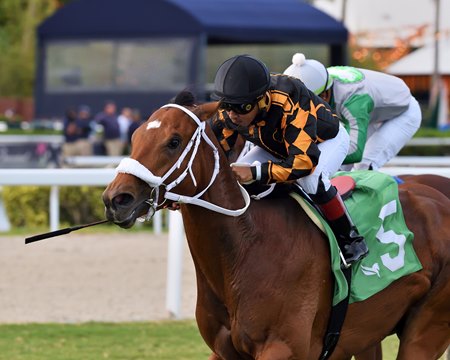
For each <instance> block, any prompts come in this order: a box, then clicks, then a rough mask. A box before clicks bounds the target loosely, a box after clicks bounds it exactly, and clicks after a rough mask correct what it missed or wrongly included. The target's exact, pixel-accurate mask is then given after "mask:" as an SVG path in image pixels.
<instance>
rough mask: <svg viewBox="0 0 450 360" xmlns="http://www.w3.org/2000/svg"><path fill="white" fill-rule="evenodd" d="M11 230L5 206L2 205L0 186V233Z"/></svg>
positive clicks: (0, 189)
mask: <svg viewBox="0 0 450 360" xmlns="http://www.w3.org/2000/svg"><path fill="white" fill-rule="evenodd" d="M9 230H11V223H10V222H9V219H8V214H7V213H6V209H5V205H4V204H3V196H2V188H1V186H0V231H3V232H7V231H9Z"/></svg>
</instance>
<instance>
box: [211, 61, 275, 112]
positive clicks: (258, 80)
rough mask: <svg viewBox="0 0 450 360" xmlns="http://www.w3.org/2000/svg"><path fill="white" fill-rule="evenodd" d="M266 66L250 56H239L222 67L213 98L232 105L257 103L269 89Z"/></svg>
mask: <svg viewBox="0 0 450 360" xmlns="http://www.w3.org/2000/svg"><path fill="white" fill-rule="evenodd" d="M269 84H270V73H269V70H268V69H267V67H266V65H265V64H264V63H263V62H262V61H260V60H258V59H255V58H254V57H252V56H250V55H237V56H234V57H232V58H231V59H228V60H226V61H225V62H224V63H223V64H222V65H220V67H219V69H218V70H217V73H216V77H215V79H214V91H213V92H212V94H211V98H212V99H214V100H222V101H223V102H225V103H230V104H243V103H252V102H255V101H256V99H257V98H258V96H260V95H262V94H264V93H265V92H266V90H267V89H268V88H269Z"/></svg>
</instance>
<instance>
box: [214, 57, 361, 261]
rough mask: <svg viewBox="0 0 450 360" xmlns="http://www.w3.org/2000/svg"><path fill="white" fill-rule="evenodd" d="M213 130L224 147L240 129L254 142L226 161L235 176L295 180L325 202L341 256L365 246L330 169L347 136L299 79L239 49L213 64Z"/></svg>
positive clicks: (350, 256)
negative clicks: (215, 110)
mask: <svg viewBox="0 0 450 360" xmlns="http://www.w3.org/2000/svg"><path fill="white" fill-rule="evenodd" d="M211 97H212V98H213V99H215V100H218V101H219V102H220V103H219V108H220V110H219V112H218V114H217V115H216V116H215V118H213V119H212V127H213V130H214V132H215V134H216V136H217V137H218V139H219V141H220V143H221V145H222V147H223V149H224V150H225V152H230V151H231V149H232V148H233V146H234V143H235V141H236V139H237V136H238V135H239V134H240V135H241V136H243V137H244V138H245V139H246V140H247V141H250V142H252V143H253V144H255V145H256V146H254V147H253V148H252V149H251V150H250V151H249V152H248V153H247V154H245V155H244V156H243V157H241V158H240V159H239V163H234V164H231V166H232V169H233V172H234V174H235V176H236V178H237V180H238V181H239V182H240V183H243V184H249V183H252V182H255V181H256V182H259V183H262V184H271V183H285V182H297V183H298V184H299V185H300V186H301V188H302V189H303V190H304V191H305V192H306V193H307V194H308V195H309V196H310V198H311V199H312V200H313V201H314V202H315V203H316V204H317V205H318V207H319V208H320V209H321V210H322V213H323V214H324V216H325V217H326V219H327V220H328V222H329V223H330V226H331V228H332V229H333V231H334V232H335V234H336V237H337V239H338V243H339V245H340V248H341V251H342V253H343V255H344V257H345V260H346V264H344V265H345V266H348V265H349V264H351V263H353V262H355V261H358V260H360V259H362V258H363V257H364V256H365V255H366V254H367V253H368V249H367V246H366V243H365V240H364V238H363V237H362V236H361V235H360V234H359V233H358V230H357V229H356V227H355V225H354V224H353V222H352V220H351V218H350V216H349V214H348V212H347V210H346V208H345V205H344V203H343V201H342V199H341V197H340V196H339V194H338V192H337V190H336V188H335V187H334V186H332V185H331V182H330V179H329V177H330V176H331V175H333V174H334V173H335V172H336V171H337V170H338V169H339V167H340V166H341V164H342V161H343V160H344V158H345V156H346V155H347V151H348V147H349V136H348V133H347V132H346V130H345V128H344V127H343V126H342V125H341V124H340V122H339V118H337V117H336V116H335V115H334V114H333V112H332V111H331V108H330V106H329V105H328V104H326V103H325V102H324V101H323V100H322V99H320V98H319V97H318V96H316V95H315V94H314V93H313V92H311V91H309V90H308V88H307V87H306V86H305V85H304V84H303V83H302V82H301V81H300V80H299V79H296V78H293V77H289V76H285V75H283V74H270V73H269V71H268V69H267V67H266V66H265V64H264V63H263V62H261V61H260V60H258V59H256V58H254V57H251V56H249V55H238V56H234V57H232V58H231V59H228V60H226V61H225V62H224V63H223V64H222V65H221V66H220V67H219V68H218V70H217V73H216V76H215V80H214V91H213V93H212V95H211Z"/></svg>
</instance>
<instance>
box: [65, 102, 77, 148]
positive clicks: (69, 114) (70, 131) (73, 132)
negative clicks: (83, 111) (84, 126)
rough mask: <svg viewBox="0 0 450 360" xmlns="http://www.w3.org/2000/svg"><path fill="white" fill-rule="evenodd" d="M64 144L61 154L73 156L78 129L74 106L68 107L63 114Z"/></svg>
mask: <svg viewBox="0 0 450 360" xmlns="http://www.w3.org/2000/svg"><path fill="white" fill-rule="evenodd" d="M63 133H64V144H63V147H62V155H63V157H66V156H74V155H76V153H77V144H76V141H77V140H78V139H79V137H80V134H79V129H78V127H77V112H76V110H75V108H72V107H71V108H68V109H67V110H66V114H65V116H64V128H63Z"/></svg>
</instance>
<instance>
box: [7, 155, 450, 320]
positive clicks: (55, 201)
mask: <svg viewBox="0 0 450 360" xmlns="http://www.w3.org/2000/svg"><path fill="white" fill-rule="evenodd" d="M381 171H382V172H385V173H387V174H390V175H401V174H436V175H442V176H446V177H450V158H449V157H436V158H434V157H406V156H405V157H397V158H395V159H393V160H391V161H390V162H389V164H387V166H385V167H384V168H382V169H381ZM114 176H115V170H114V169H111V168H106V169H0V189H1V186H2V185H3V186H18V185H38V186H50V187H51V191H50V209H49V213H50V229H51V230H57V229H58V228H59V187H60V186H80V185H88V186H106V185H107V184H108V183H109V182H111V181H112V179H113V178H114ZM160 216H161V212H157V213H156V214H155V218H154V221H155V222H154V231H155V232H156V233H160V232H161V223H162V221H161V217H160ZM168 220H169V242H168V260H167V288H166V308H167V311H168V312H169V314H170V315H171V317H173V318H176V319H177V318H181V315H182V314H181V279H182V276H181V275H182V272H183V269H182V261H181V259H182V257H183V241H184V238H185V234H184V228H183V222H182V219H181V214H180V213H179V212H178V211H169V219H168ZM6 225H8V226H6ZM6 227H8V229H5V228H6ZM8 230H9V221H8V219H7V216H6V212H5V210H4V207H3V204H2V197H1V191H0V232H1V231H8Z"/></svg>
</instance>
